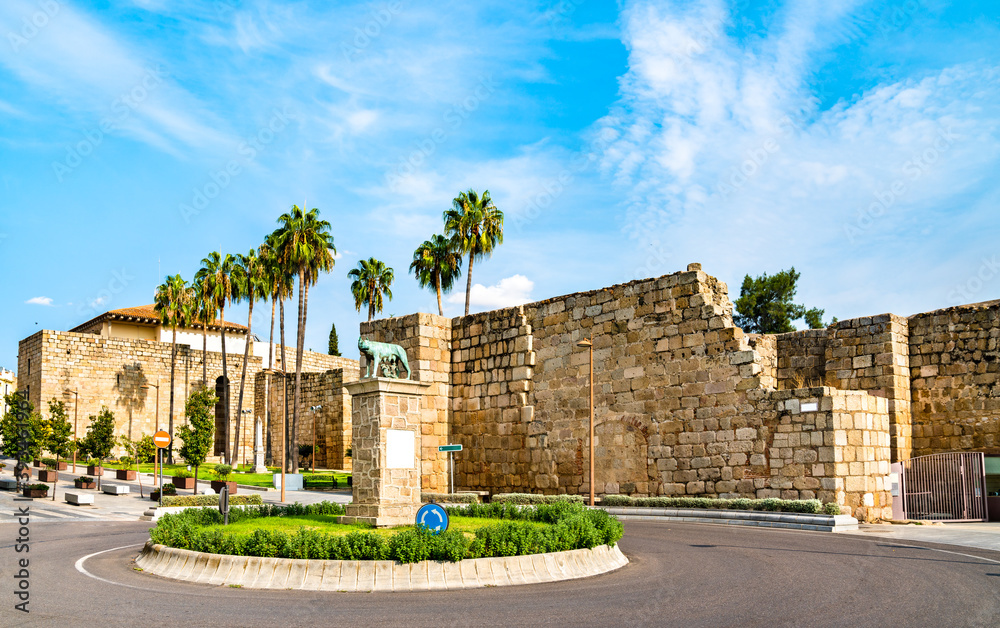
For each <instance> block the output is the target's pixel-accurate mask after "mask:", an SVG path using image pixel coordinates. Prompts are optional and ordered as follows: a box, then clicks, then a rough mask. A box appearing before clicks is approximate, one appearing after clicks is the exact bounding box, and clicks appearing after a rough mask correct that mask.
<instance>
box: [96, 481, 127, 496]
mask: <svg viewBox="0 0 1000 628" xmlns="http://www.w3.org/2000/svg"><path fill="white" fill-rule="evenodd" d="M101 490H102V491H104V492H105V493H107V494H108V495H128V487H127V486H125V485H124V484H105V485H103V486H101Z"/></svg>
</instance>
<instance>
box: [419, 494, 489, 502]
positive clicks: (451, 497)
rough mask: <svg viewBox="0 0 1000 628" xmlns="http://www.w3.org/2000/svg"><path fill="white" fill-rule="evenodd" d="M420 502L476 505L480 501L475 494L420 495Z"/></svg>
mask: <svg viewBox="0 0 1000 628" xmlns="http://www.w3.org/2000/svg"><path fill="white" fill-rule="evenodd" d="M420 501H422V502H423V503H425V504H427V503H430V502H443V503H447V504H478V503H480V502H481V501H482V499H481V498H480V497H479V495H478V494H476V493H421V494H420Z"/></svg>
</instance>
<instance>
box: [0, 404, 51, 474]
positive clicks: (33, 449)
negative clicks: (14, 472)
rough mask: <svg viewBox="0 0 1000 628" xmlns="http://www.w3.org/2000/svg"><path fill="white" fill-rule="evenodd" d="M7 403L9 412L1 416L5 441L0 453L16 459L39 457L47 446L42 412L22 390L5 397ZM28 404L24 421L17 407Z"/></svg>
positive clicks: (0, 446)
mask: <svg viewBox="0 0 1000 628" xmlns="http://www.w3.org/2000/svg"><path fill="white" fill-rule="evenodd" d="M4 401H5V402H6V403H7V412H5V413H4V415H3V417H2V418H0V435H2V436H3V442H2V443H0V453H2V454H3V455H4V456H6V457H8V458H13V459H15V460H22V461H29V460H34V459H36V458H38V457H39V456H40V455H41V453H42V448H43V447H44V446H45V438H44V432H45V430H44V425H43V424H44V422H43V421H42V417H41V415H40V414H38V413H37V412H35V407H34V406H33V405H32V403H31V402H30V401H28V400H27V398H25V395H24V394H23V393H20V392H12V393H10V394H9V395H7V396H5V397H4ZM22 402H23V403H25V404H26V408H25V409H26V412H27V413H28V420H27V421H23V425H22V419H21V415H20V413H18V412H17V411H16V408H17V407H18V406H19V405H20V404H21V403H22Z"/></svg>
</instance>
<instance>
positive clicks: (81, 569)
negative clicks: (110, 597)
mask: <svg viewBox="0 0 1000 628" xmlns="http://www.w3.org/2000/svg"><path fill="white" fill-rule="evenodd" d="M143 545H145V543H133V544H132V545H122V546H121V547H112V548H111V549H106V550H101V551H100V552H94V553H93V554H87V555H86V556H84V557H83V558H81V559H80V560H78V561H76V565H75V567H76V570H77V571H79V572H80V573H82V574H83V575H85V576H88V577H90V578H93V579H94V580H100V581H101V582H107V583H108V584H117V585H118V586H120V587H128V588H130V589H139V590H140V591H145V589H143V588H142V587H136V586H133V585H131V584H122V583H121V582H115V581H114V580H108V579H106V578H102V577H100V576H95V575H94V574H92V573H90V572H89V571H87V570H86V569H85V568H84V566H83V563H84V562H86V560H87V559H88V558H93V557H94V556H99V555H101V554H107V553H108V552H114V551H115V550H120V549H126V548H129V547H141V546H143Z"/></svg>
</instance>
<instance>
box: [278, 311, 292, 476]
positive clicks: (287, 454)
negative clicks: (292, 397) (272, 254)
mask: <svg viewBox="0 0 1000 628" xmlns="http://www.w3.org/2000/svg"><path fill="white" fill-rule="evenodd" d="M278 308H279V309H280V310H281V385H282V388H281V390H282V393H281V402H282V403H283V404H284V405H285V412H284V414H283V415H282V417H281V421H282V423H283V426H282V429H281V431H282V432H284V435H283V439H282V440H283V442H282V443H281V446H282V447H283V448H284V451H285V471H286V472H287V471H288V470H289V468H288V465H289V463H290V462H291V461H292V459H291V455H290V454H291V450H290V449H291V448H290V447H289V446H288V443H290V442H292V441H291V435H290V434H289V431H290V430H289V429H288V371H287V370H286V366H285V365H286V364H288V362H286V361H285V300H284V299H281V300H280V301H278Z"/></svg>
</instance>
